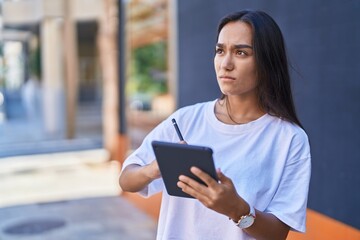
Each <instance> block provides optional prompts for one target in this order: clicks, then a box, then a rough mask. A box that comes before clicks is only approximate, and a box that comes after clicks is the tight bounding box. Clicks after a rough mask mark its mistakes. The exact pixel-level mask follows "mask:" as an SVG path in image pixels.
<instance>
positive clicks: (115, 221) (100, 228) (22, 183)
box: [0, 149, 156, 240]
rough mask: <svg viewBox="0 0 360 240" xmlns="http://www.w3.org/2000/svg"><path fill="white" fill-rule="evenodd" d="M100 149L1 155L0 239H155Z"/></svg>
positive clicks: (153, 224)
mask: <svg viewBox="0 0 360 240" xmlns="http://www.w3.org/2000/svg"><path fill="white" fill-rule="evenodd" d="M106 159H107V152H106V151H105V150H103V149H93V150H86V151H76V152H64V153H52V154H40V155H31V156H18V157H8V158H0V240H15V239H16V240H21V239H26V240H83V239H86V240H107V239H109V240H115V239H126V240H128V239H129V240H131V239H134V240H137V239H139V240H142V239H144V240H145V239H149V240H150V239H155V235H156V222H155V221H154V220H153V219H151V218H150V217H148V216H147V215H145V214H144V213H142V212H140V211H139V210H138V209H137V208H135V207H134V206H133V205H132V204H131V203H130V202H128V201H127V200H126V199H124V198H123V197H121V196H120V193H121V190H120V188H119V187H118V184H117V178H118V174H119V169H120V167H119V165H118V163H117V162H108V161H107V160H106Z"/></svg>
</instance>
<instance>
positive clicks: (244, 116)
mask: <svg viewBox="0 0 360 240" xmlns="http://www.w3.org/2000/svg"><path fill="white" fill-rule="evenodd" d="M218 104H219V108H218V110H217V111H216V114H217V117H218V118H219V120H220V121H222V122H224V123H227V124H245V123H248V122H251V121H254V120H256V119H258V118H259V117H261V116H262V115H264V114H265V112H264V111H263V110H262V109H261V108H260V106H259V104H258V101H257V99H248V98H247V99H241V98H239V97H231V96H226V97H225V98H224V99H222V100H219V101H218Z"/></svg>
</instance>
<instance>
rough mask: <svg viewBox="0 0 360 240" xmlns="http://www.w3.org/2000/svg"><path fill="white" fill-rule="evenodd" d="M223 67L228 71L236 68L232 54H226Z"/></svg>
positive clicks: (222, 63)
mask: <svg viewBox="0 0 360 240" xmlns="http://www.w3.org/2000/svg"><path fill="white" fill-rule="evenodd" d="M221 67H222V68H223V69H225V70H227V71H231V70H233V69H234V62H233V59H232V56H231V54H226V55H225V56H224V58H223V60H222V62H221Z"/></svg>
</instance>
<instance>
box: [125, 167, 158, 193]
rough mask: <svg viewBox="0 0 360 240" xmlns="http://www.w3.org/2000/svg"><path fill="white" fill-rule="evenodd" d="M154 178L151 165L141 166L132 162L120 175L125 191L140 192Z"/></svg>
mask: <svg viewBox="0 0 360 240" xmlns="http://www.w3.org/2000/svg"><path fill="white" fill-rule="evenodd" d="M154 179H156V178H154V177H152V176H151V169H150V165H146V166H140V165H137V164H132V165H129V166H127V167H126V168H125V169H124V170H123V171H122V173H121V175H120V177H119V185H120V187H121V189H122V190H123V191H126V192H138V191H140V190H142V189H144V188H145V187H146V186H147V185H148V184H149V183H151V182H152V181H153V180H154Z"/></svg>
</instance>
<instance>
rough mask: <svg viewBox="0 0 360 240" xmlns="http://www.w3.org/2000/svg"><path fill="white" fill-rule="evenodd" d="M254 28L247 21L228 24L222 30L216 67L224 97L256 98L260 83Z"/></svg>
mask: <svg viewBox="0 0 360 240" xmlns="http://www.w3.org/2000/svg"><path fill="white" fill-rule="evenodd" d="M252 40H253V36H252V29H251V27H250V25H248V24H247V23H244V22H240V21H236V22H229V23H227V24H226V25H225V26H224V27H223V28H222V29H221V31H220V33H219V37H218V42H217V44H216V50H215V58H214V65H215V71H216V77H217V81H218V84H219V87H220V90H221V92H222V93H223V94H225V95H228V96H232V95H236V96H240V97H249V96H253V95H256V87H257V84H258V81H257V73H256V64H255V56H254V50H253V46H252V42H253V41H252Z"/></svg>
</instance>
